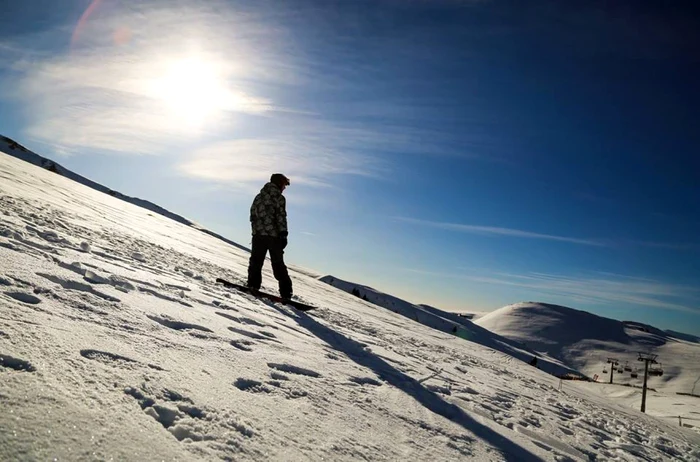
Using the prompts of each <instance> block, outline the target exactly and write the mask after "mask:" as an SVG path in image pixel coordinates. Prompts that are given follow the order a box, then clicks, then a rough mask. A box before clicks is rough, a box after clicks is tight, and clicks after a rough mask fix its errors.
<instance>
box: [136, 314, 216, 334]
mask: <svg viewBox="0 0 700 462" xmlns="http://www.w3.org/2000/svg"><path fill="white" fill-rule="evenodd" d="M146 317H147V318H148V319H150V320H151V321H155V322H157V323H158V324H160V325H163V326H165V327H168V328H170V329H173V330H187V329H193V330H201V331H203V332H214V331H213V330H211V329H209V328H208V327H204V326H198V325H197V324H190V323H186V322H180V321H175V320H172V319H166V318H161V317H158V316H151V315H147V316H146Z"/></svg>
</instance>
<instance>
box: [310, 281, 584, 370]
mask: <svg viewBox="0 0 700 462" xmlns="http://www.w3.org/2000/svg"><path fill="white" fill-rule="evenodd" d="M320 280H321V281H323V282H325V283H327V284H329V285H332V286H333V287H336V288H338V289H341V290H343V291H345V292H348V293H349V294H351V295H354V296H355V297H358V298H360V299H361V300H363V301H364V302H365V303H367V304H368V305H375V306H380V307H382V308H385V309H387V310H389V311H391V312H394V313H396V314H400V315H401V316H404V317H406V318H408V319H411V320H412V321H415V322H416V323H419V324H422V325H424V326H427V327H430V328H432V329H435V330H438V331H440V332H443V333H446V334H451V335H454V336H455V337H458V338H462V339H465V340H469V341H471V342H476V343H479V344H481V345H483V346H485V347H488V348H492V349H494V350H496V351H498V352H501V353H503V354H506V355H508V356H512V357H513V358H515V359H519V360H521V361H523V362H526V363H529V362H530V361H532V359H533V358H534V357H537V359H538V363H537V366H538V367H539V368H540V369H541V370H543V371H545V372H547V373H549V374H552V375H556V376H562V375H565V374H573V375H576V376H580V375H582V373H581V372H580V371H578V370H576V369H575V368H571V367H569V366H567V365H565V364H563V363H562V362H561V361H559V360H557V359H553V358H550V357H545V356H542V355H540V354H538V353H537V352H536V351H535V350H533V349H530V348H528V347H527V346H526V345H524V344H523V343H521V342H518V341H513V340H511V339H509V338H506V337H505V336H501V335H499V334H496V333H493V332H491V331H489V330H487V329H485V328H483V327H481V326H479V325H478V324H476V323H474V322H472V321H471V320H470V319H469V318H468V317H465V316H460V315H458V314H455V313H450V312H447V311H443V310H440V309H438V308H435V307H432V306H429V305H414V304H413V303H411V302H408V301H406V300H402V299H400V298H398V297H396V296H394V295H390V294H386V293H383V292H380V291H378V290H376V289H373V288H371V287H369V286H364V285H361V284H356V283H353V282H349V281H344V280H342V279H339V278H337V277H335V276H330V275H329V276H324V277H322V278H320Z"/></svg>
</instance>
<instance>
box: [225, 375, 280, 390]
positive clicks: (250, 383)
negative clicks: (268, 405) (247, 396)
mask: <svg viewBox="0 0 700 462" xmlns="http://www.w3.org/2000/svg"><path fill="white" fill-rule="evenodd" d="M233 386H235V387H236V388H238V389H239V390H241V391H247V392H249V393H272V390H271V389H270V388H268V387H267V386H266V385H265V384H264V383H262V382H259V381H257V380H253V379H246V378H243V377H239V378H237V379H236V381H235V382H233Z"/></svg>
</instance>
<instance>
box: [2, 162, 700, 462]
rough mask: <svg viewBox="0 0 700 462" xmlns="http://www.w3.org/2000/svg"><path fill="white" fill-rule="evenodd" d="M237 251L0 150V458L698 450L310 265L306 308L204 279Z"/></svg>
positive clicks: (229, 270) (537, 456) (656, 423)
mask: <svg viewBox="0 0 700 462" xmlns="http://www.w3.org/2000/svg"><path fill="white" fill-rule="evenodd" d="M292 245H293V244H292ZM247 259H248V253H247V252H245V251H243V250H242V249H241V248H240V247H237V246H233V245H229V244H227V243H226V242H224V241H222V240H221V239H217V238H214V237H213V236H210V235H207V234H205V233H202V232H200V231H199V230H197V229H194V228H193V227H191V226H187V225H185V224H183V223H180V222H177V221H174V220H171V219H169V218H166V217H165V216H162V215H158V214H153V213H149V211H148V210H147V209H144V208H142V207H136V206H134V205H133V204H130V203H128V202H125V201H123V200H120V199H117V198H115V197H112V196H110V195H108V194H102V193H101V192H98V191H96V190H95V189H91V188H88V187H85V186H84V185H82V184H79V183H77V182H74V181H71V180H69V179H68V178H66V177H64V176H61V175H56V174H54V173H52V172H50V171H48V170H45V169H42V168H38V167H36V166H34V165H31V164H29V163H26V162H23V161H20V160H18V159H16V158H13V157H10V156H7V155H4V154H1V153H0V406H1V407H2V413H1V414H0V460H3V461H4V460H8V461H9V460H110V459H114V460H188V461H189V460H241V461H246V460H285V461H286V460H334V461H335V460H340V461H343V460H348V461H350V460H406V459H411V460H465V459H476V460H488V461H497V460H508V461H534V460H547V461H571V460H576V461H578V460H581V461H588V460H620V461H622V460H637V459H643V460H686V461H695V460H697V459H698V458H699V457H700V435H699V434H697V433H695V432H694V431H692V429H688V428H682V427H679V426H678V423H677V421H676V420H671V421H665V420H663V419H659V418H656V417H653V416H652V415H645V414H641V413H639V412H638V411H636V410H633V409H631V408H629V407H628V406H626V405H619V404H616V403H615V402H613V401H611V400H610V399H607V398H604V397H601V396H599V395H598V394H597V393H595V392H592V391H590V390H588V389H586V388H585V387H582V386H580V384H577V383H569V382H566V383H564V384H563V387H562V389H559V385H560V384H559V381H558V380H557V379H555V378H554V377H552V376H551V375H548V374H545V373H543V372H542V371H540V370H538V369H536V368H533V367H531V366H529V365H527V364H525V363H523V362H521V361H517V360H513V358H512V357H511V356H509V355H505V354H503V353H502V352H501V351H498V350H495V349H492V348H487V347H484V346H483V345H482V344H481V343H479V342H474V341H471V340H470V339H468V338H460V337H457V336H455V335H452V334H446V333H443V332H442V331H440V330H436V329H434V328H431V327H428V326H425V325H422V324H420V323H416V322H415V321H413V320H411V319H408V318H407V317H406V316H404V315H401V314H398V313H394V312H392V311H391V310H387V309H382V308H378V307H377V306H375V305H371V304H368V303H366V302H364V301H362V300H361V299H359V298H357V297H354V296H352V295H349V294H348V293H346V292H344V291H340V290H338V289H336V288H334V287H332V286H331V285H329V284H326V283H324V282H322V281H319V280H318V279H317V278H316V277H314V276H313V275H312V272H310V271H303V272H301V271H293V272H292V278H293V281H294V284H295V293H296V294H297V296H299V297H300V298H301V299H302V300H304V301H306V302H308V303H310V304H313V305H315V306H318V307H319V308H318V309H316V310H314V311H311V312H309V313H300V312H296V311H294V310H292V309H290V308H288V307H286V306H283V305H277V304H274V303H270V302H266V301H264V300H259V299H255V298H252V297H250V296H248V295H245V294H242V293H238V292H235V291H230V290H226V289H224V288H223V287H221V286H220V285H218V284H216V283H215V282H214V281H215V278H216V277H219V276H221V277H224V278H226V279H230V280H233V281H242V280H243V278H244V277H245V273H246V268H247ZM264 280H265V285H266V286H267V287H266V289H267V290H272V288H273V287H274V285H275V284H274V279H273V278H272V274H271V273H270V271H269V267H267V268H266V271H265V274H264ZM432 314H434V313H432ZM688 399H689V400H692V399H695V398H688ZM669 406H670V405H669ZM698 410H699V409H698V407H697V405H695V407H694V404H693V402H690V401H689V402H688V403H687V405H685V406H684V407H683V410H682V411H679V412H683V413H684V418H685V417H689V418H692V416H693V415H694V414H693V413H695V412H697V411H698ZM672 412H676V409H671V408H669V410H668V414H671V413H672ZM689 422H691V424H692V423H693V421H692V420H689Z"/></svg>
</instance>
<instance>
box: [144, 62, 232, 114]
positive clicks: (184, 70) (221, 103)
mask: <svg viewBox="0 0 700 462" xmlns="http://www.w3.org/2000/svg"><path fill="white" fill-rule="evenodd" d="M153 92H154V93H155V95H157V96H158V98H159V99H162V100H163V102H164V103H165V104H166V106H167V107H168V109H169V111H170V113H171V116H172V117H173V118H174V119H175V121H177V122H178V124H185V125H186V126H188V127H190V128H199V127H201V126H202V125H203V124H204V123H206V122H207V120H208V119H210V118H211V117H213V116H214V115H215V113H216V112H218V111H221V110H224V109H227V107H228V106H230V102H231V99H232V93H231V91H230V90H229V89H228V88H226V84H225V81H224V79H223V78H221V77H220V76H219V74H218V73H217V72H216V69H215V67H214V66H212V65H211V64H208V63H206V62H204V61H201V60H197V59H185V60H180V61H177V62H175V63H172V64H170V65H169V66H167V67H166V72H165V73H164V74H163V75H162V76H161V77H160V78H158V79H157V80H156V81H155V82H153Z"/></svg>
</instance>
